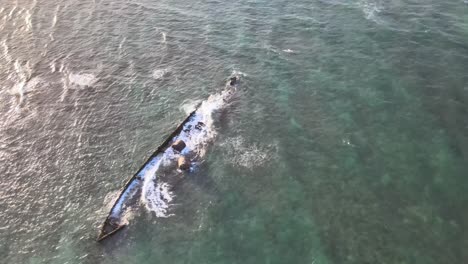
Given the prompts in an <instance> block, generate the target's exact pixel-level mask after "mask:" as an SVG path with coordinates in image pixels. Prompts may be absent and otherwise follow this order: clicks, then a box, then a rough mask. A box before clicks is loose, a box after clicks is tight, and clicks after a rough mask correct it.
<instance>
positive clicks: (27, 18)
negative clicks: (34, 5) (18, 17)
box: [24, 10, 32, 31]
mask: <svg viewBox="0 0 468 264" xmlns="http://www.w3.org/2000/svg"><path fill="white" fill-rule="evenodd" d="M24 22H25V24H26V30H27V31H29V30H31V29H32V21H31V13H30V12H29V10H26V15H25V17H24Z"/></svg>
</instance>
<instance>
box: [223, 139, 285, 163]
mask: <svg viewBox="0 0 468 264" xmlns="http://www.w3.org/2000/svg"><path fill="white" fill-rule="evenodd" d="M221 147H222V148H223V151H224V155H225V156H227V157H228V158H227V159H226V161H227V162H228V163H229V164H231V165H234V166H239V167H242V168H246V169H253V168H255V167H261V166H263V165H264V164H265V163H266V162H267V161H269V160H272V159H276V158H277V156H278V146H277V144H275V143H272V144H268V145H260V144H257V143H250V144H249V143H247V142H246V141H245V140H244V138H242V137H240V136H239V137H234V138H229V139H227V140H226V141H225V142H223V143H221Z"/></svg>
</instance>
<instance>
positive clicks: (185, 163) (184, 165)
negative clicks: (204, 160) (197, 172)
mask: <svg viewBox="0 0 468 264" xmlns="http://www.w3.org/2000/svg"><path fill="white" fill-rule="evenodd" d="M190 165H191V162H190V160H189V159H188V158H186V157H184V156H180V157H179V160H178V161H177V166H178V167H179V169H181V170H189V169H190Z"/></svg>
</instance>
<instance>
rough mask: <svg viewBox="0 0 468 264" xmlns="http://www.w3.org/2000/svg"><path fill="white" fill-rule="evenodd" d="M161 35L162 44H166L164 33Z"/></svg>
mask: <svg viewBox="0 0 468 264" xmlns="http://www.w3.org/2000/svg"><path fill="white" fill-rule="evenodd" d="M161 35H162V42H163V43H166V33H164V32H161Z"/></svg>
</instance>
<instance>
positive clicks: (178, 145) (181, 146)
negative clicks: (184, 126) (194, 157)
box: [172, 139, 186, 152]
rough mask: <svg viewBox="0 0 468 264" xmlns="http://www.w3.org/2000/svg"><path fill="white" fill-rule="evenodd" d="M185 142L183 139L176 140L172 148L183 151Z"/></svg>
mask: <svg viewBox="0 0 468 264" xmlns="http://www.w3.org/2000/svg"><path fill="white" fill-rule="evenodd" d="M185 146H186V145H185V142H184V141H183V140H180V139H178V140H176V141H175V142H174V143H173V144H172V148H173V149H175V150H177V151H179V152H181V151H182V150H183V149H184V148H185Z"/></svg>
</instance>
